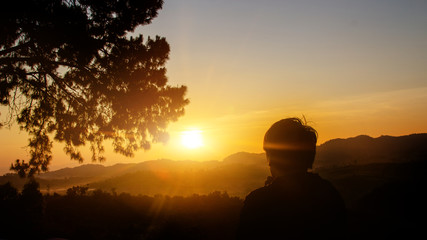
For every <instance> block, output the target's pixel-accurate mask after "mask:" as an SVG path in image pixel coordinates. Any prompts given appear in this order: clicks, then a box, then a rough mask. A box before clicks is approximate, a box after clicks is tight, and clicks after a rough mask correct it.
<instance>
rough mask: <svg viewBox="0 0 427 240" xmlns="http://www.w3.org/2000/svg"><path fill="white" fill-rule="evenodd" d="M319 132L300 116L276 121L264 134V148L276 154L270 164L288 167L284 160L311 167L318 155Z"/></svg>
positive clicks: (268, 152) (267, 151)
mask: <svg viewBox="0 0 427 240" xmlns="http://www.w3.org/2000/svg"><path fill="white" fill-rule="evenodd" d="M316 143H317V132H316V130H314V128H312V127H310V126H308V125H307V124H306V123H304V122H303V121H302V120H301V119H299V118H286V119H282V120H280V121H278V122H276V123H274V124H273V125H272V126H271V127H270V129H268V131H267V132H266V133H265V136H264V150H265V152H266V153H267V155H268V156H274V158H269V159H275V161H274V162H272V161H271V160H269V161H270V162H269V164H270V166H273V165H274V166H275V167H278V168H284V167H286V166H285V165H287V164H284V160H282V161H280V159H286V160H287V161H294V162H295V164H302V165H304V166H306V167H307V168H311V167H312V165H313V162H314V157H315V155H316Z"/></svg>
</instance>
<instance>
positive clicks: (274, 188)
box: [237, 118, 346, 239]
mask: <svg viewBox="0 0 427 240" xmlns="http://www.w3.org/2000/svg"><path fill="white" fill-rule="evenodd" d="M316 142H317V132H316V130H314V129H313V128H312V127H310V126H307V125H305V124H304V123H303V122H302V121H301V120H300V119H298V118H287V119H282V120H280V121H278V122H276V123H274V124H273V125H272V126H271V127H270V129H269V130H268V131H267V132H266V134H265V137H264V150H265V151H266V155H267V160H268V163H269V165H270V172H271V176H270V177H268V179H267V181H266V185H265V186H264V187H262V188H259V189H257V190H255V191H253V192H251V193H250V194H249V195H248V196H247V197H246V199H245V202H244V206H243V208H242V211H241V215H240V223H239V228H238V233H237V238H238V239H269V238H271V239H312V238H320V239H338V238H339V239H343V238H345V225H346V210H345V204H344V201H343V199H342V197H341V196H340V194H339V193H338V191H337V190H336V189H335V188H334V187H333V186H332V184H331V183H329V182H328V181H326V180H324V179H322V178H321V177H320V176H319V175H317V174H314V173H312V172H309V170H311V168H312V165H313V162H314V157H315V154H316Z"/></svg>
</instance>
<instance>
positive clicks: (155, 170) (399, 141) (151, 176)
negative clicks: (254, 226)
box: [0, 133, 427, 197]
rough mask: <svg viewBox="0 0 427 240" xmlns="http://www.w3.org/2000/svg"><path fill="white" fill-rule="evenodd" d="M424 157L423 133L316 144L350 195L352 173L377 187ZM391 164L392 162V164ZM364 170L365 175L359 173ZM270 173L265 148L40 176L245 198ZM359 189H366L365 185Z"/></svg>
mask: <svg viewBox="0 0 427 240" xmlns="http://www.w3.org/2000/svg"><path fill="white" fill-rule="evenodd" d="M423 161H424V162H427V134H425V133H423V134H411V135H407V136H400V137H391V136H381V137H378V138H372V137H369V136H366V135H361V136H357V137H353V138H348V139H333V140H330V141H327V142H325V143H323V144H321V145H320V146H318V147H317V154H316V160H315V163H314V171H315V172H317V173H319V174H320V175H321V176H322V177H325V178H326V179H329V180H330V181H331V182H333V183H336V184H338V185H337V186H338V187H339V188H340V189H341V190H342V191H347V190H346V189H348V191H349V192H348V195H352V194H353V193H354V190H352V189H349V188H348V186H347V183H346V179H349V177H351V178H353V179H354V178H355V177H356V178H357V179H359V180H360V181H361V182H363V186H372V187H373V186H375V184H377V185H378V184H382V183H383V182H384V180H386V179H387V176H385V175H384V172H386V174H388V175H390V176H389V177H390V178H389V179H391V178H395V177H396V176H400V175H402V174H397V173H396V171H398V172H402V171H400V170H399V169H401V168H400V167H399V166H398V165H399V164H406V163H413V162H423ZM389 165H393V166H392V167H391V168H390V167H389ZM370 166H372V167H370ZM413 166H414V165H407V166H406V168H408V167H409V168H410V169H412V168H413ZM361 171H363V174H367V175H366V176H365V175H363V176H362V175H360V172H361ZM269 174H270V173H269V168H268V164H267V160H266V156H265V153H247V152H238V153H235V154H232V155H230V156H228V157H226V158H224V159H223V160H222V161H209V162H198V161H173V160H167V159H160V160H152V161H145V162H141V163H123V164H116V165H113V166H103V165H100V164H86V165H82V166H79V167H75V168H63V169H60V170H57V171H52V172H47V173H43V174H40V175H39V176H37V178H38V181H39V182H40V184H41V187H42V190H43V189H44V190H45V191H56V192H61V193H64V192H65V190H66V189H67V188H69V187H71V186H75V185H86V184H88V186H89V187H90V188H92V189H95V188H98V189H103V190H107V191H110V190H112V189H115V191H117V192H128V193H131V194H146V195H155V194H167V195H191V194H194V193H199V194H206V193H209V192H212V191H227V192H228V193H229V194H230V195H235V196H240V197H244V196H245V195H246V194H248V193H249V192H250V191H252V190H254V189H256V188H258V187H261V186H263V185H264V181H265V180H266V177H267V176H268V175H269ZM357 175H360V176H357ZM392 175H393V176H392ZM367 177H370V179H369V181H365V180H364V179H367ZM375 179H379V180H381V181H377V180H375ZM359 180H354V181H353V182H356V181H359ZM7 181H11V182H12V183H13V184H14V185H15V186H17V187H18V188H21V187H22V185H23V184H24V182H25V180H23V179H19V178H18V177H17V176H16V175H13V174H7V175H5V176H2V177H0V184H3V183H5V182H7ZM361 186H362V185H361ZM360 192H361V193H365V192H366V189H365V190H364V191H360ZM353 195H354V194H353Z"/></svg>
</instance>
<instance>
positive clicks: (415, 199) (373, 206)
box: [0, 163, 427, 239]
mask: <svg viewBox="0 0 427 240" xmlns="http://www.w3.org/2000/svg"><path fill="white" fill-rule="evenodd" d="M425 165H426V164H425V163H418V164H417V165H416V168H417V169H420V168H421V169H426V166H425ZM413 167H415V166H413ZM423 172H424V171H423ZM412 173H413V175H411V176H409V175H408V176H407V177H406V178H401V179H397V180H396V181H392V182H388V183H386V184H384V185H381V186H380V187H377V188H374V189H373V190H372V191H370V192H369V193H368V194H366V195H364V196H363V197H362V198H360V200H359V201H357V202H356V203H354V204H353V205H350V206H347V207H348V209H347V210H348V214H347V215H348V225H347V229H346V231H347V234H346V235H347V239H390V238H393V237H399V238H401V239H413V238H415V237H416V236H418V234H421V233H422V232H423V229H424V226H425V225H426V224H427V220H426V218H425V216H426V215H427V205H426V202H427V197H426V195H425V194H424V192H425V186H426V183H427V181H426V177H425V175H420V174H417V173H418V171H416V172H412ZM242 206H243V200H242V199H241V198H237V197H230V196H229V195H228V194H227V193H225V192H213V193H211V194H208V195H192V196H188V197H179V196H175V197H170V196H165V195H156V196H154V197H153V196H145V195H138V196H134V195H130V194H127V193H121V194H117V193H116V191H115V189H111V190H110V191H108V192H107V191H103V190H89V189H88V187H87V186H75V187H72V188H69V189H68V190H67V194H66V195H58V194H56V193H54V194H46V195H42V194H41V193H40V191H39V184H38V183H37V182H36V181H34V180H30V181H29V182H28V183H27V184H25V186H24V188H23V190H22V191H21V192H18V191H17V189H16V188H15V187H14V186H12V185H11V184H10V183H6V184H3V185H0V212H1V218H0V221H1V222H0V239H3V238H4V239H49V238H65V239H234V238H235V234H236V229H237V226H238V221H239V215H240V210H241V208H242Z"/></svg>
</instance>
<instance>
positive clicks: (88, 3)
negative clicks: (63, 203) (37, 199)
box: [0, 0, 188, 176]
mask: <svg viewBox="0 0 427 240" xmlns="http://www.w3.org/2000/svg"><path fill="white" fill-rule="evenodd" d="M162 5H163V1H161V0H145V1H137V0H104V1H97V0H15V1H11V2H9V3H8V4H7V5H5V6H3V7H2V8H1V10H0V22H1V25H0V89H1V90H0V103H1V104H2V105H6V106H8V109H9V111H8V112H7V116H6V118H5V119H4V120H3V122H2V123H1V124H2V125H10V124H12V123H13V122H17V123H18V124H19V126H20V127H21V129H23V130H25V131H26V132H28V134H29V135H30V139H29V143H28V146H29V153H30V159H29V160H28V161H27V162H26V161H25V160H19V159H18V160H16V162H15V163H14V164H12V166H11V169H12V170H15V171H17V172H18V173H19V174H20V175H21V176H27V175H28V176H32V175H34V174H35V173H39V172H41V171H47V170H48V165H49V162H50V161H51V159H52V154H51V149H52V144H53V140H56V141H59V142H64V143H65V148H64V151H65V152H66V153H67V155H68V156H69V157H70V158H71V159H73V160H78V161H80V162H81V161H83V157H82V155H81V153H80V151H79V148H78V147H79V146H82V145H85V143H89V144H90V149H91V151H92V160H93V161H98V160H99V161H102V160H104V157H103V155H102V153H103V151H104V146H103V142H104V141H105V140H107V139H110V140H112V143H113V147H114V150H115V152H118V153H120V154H123V155H125V156H132V155H133V153H134V152H135V151H136V150H138V149H145V150H148V149H149V148H150V146H151V144H152V143H155V142H164V141H165V140H167V136H168V135H167V133H166V127H167V124H168V123H169V122H171V121H176V120H177V119H178V117H180V116H182V115H183V114H184V106H185V105H186V104H188V99H186V98H185V92H186V87H185V86H170V85H168V84H167V77H166V68H165V63H166V61H167V60H168V58H169V51H170V48H169V44H168V43H167V41H166V39H165V38H162V37H159V36H156V37H155V38H154V39H152V38H149V37H148V38H147V39H144V38H143V36H142V35H139V36H136V37H130V36H129V33H130V32H133V31H134V30H135V28H136V27H138V26H142V25H146V24H149V23H151V21H152V20H153V18H155V17H156V16H157V14H158V11H159V10H160V9H161V8H162ZM52 138H53V139H52Z"/></svg>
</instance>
